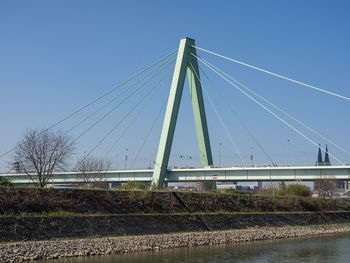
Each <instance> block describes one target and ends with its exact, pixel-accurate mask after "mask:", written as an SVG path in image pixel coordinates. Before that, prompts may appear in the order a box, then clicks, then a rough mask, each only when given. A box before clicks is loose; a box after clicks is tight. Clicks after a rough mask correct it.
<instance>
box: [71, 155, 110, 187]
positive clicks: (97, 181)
mask: <svg viewBox="0 0 350 263" xmlns="http://www.w3.org/2000/svg"><path fill="white" fill-rule="evenodd" d="M110 166H111V162H110V161H109V160H106V159H99V158H96V157H93V156H84V157H82V158H80V159H78V161H77V163H76V165H75V170H77V171H79V172H81V174H80V179H81V180H82V181H83V185H84V186H85V187H93V188H99V187H102V186H103V185H104V184H105V182H104V178H105V177H106V171H107V170H108V169H109V168H110Z"/></svg>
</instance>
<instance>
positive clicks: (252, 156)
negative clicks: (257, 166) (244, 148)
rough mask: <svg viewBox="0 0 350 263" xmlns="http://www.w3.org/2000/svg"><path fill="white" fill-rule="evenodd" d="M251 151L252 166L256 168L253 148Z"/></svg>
mask: <svg viewBox="0 0 350 263" xmlns="http://www.w3.org/2000/svg"><path fill="white" fill-rule="evenodd" d="M250 149H251V151H252V152H251V154H250V160H251V161H252V166H254V160H253V158H254V155H253V147H251V148H250Z"/></svg>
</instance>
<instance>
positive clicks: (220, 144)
mask: <svg viewBox="0 0 350 263" xmlns="http://www.w3.org/2000/svg"><path fill="white" fill-rule="evenodd" d="M221 146H222V142H220V143H219V166H220V167H221Z"/></svg>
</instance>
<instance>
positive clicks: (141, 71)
mask: <svg viewBox="0 0 350 263" xmlns="http://www.w3.org/2000/svg"><path fill="white" fill-rule="evenodd" d="M177 51H178V49H176V50H174V51H172V52H170V53H169V54H167V55H165V56H164V57H162V58H160V59H158V60H157V61H156V62H154V63H153V64H151V65H150V66H148V67H146V68H144V69H142V70H140V71H139V72H137V73H136V74H134V75H132V76H131V77H130V78H128V79H127V80H125V81H123V82H122V83H120V84H118V85H117V86H115V87H114V88H112V89H110V90H108V91H106V92H105V93H103V94H101V95H100V96H98V97H96V98H95V99H93V100H92V101H90V102H89V103H87V104H85V105H84V106H82V107H80V108H79V109H77V110H75V111H73V112H72V113H70V114H68V115H66V116H65V117H63V118H62V119H60V120H58V121H56V122H55V123H53V124H52V125H51V126H49V127H48V128H46V129H44V130H42V131H41V132H40V133H42V132H45V131H48V130H50V129H52V128H53V127H56V126H57V125H58V124H60V123H62V122H64V121H65V120H67V119H68V118H70V117H72V116H74V115H75V114H77V113H78V112H80V111H82V110H83V109H85V108H87V107H88V106H90V105H91V104H93V103H95V102H96V101H98V100H100V99H102V98H103V97H105V96H107V95H108V94H110V93H111V92H113V91H114V90H116V89H118V88H119V87H121V86H123V85H124V84H126V83H128V82H129V81H131V80H133V79H135V78H136V77H137V76H139V75H141V74H142V73H144V72H145V71H147V70H148V69H150V68H152V67H153V66H155V65H157V64H158V63H159V62H161V61H163V60H164V59H166V58H167V57H169V56H170V55H172V54H174V53H176V52H177ZM40 133H39V134H40ZM20 145H21V144H19V145H17V146H16V147H13V148H12V149H10V150H8V151H7V152H5V153H3V154H1V155H0V159H1V158H2V157H4V156H5V155H7V154H9V153H11V152H13V151H14V150H16V149H17V148H18V147H20Z"/></svg>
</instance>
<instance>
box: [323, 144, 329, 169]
mask: <svg viewBox="0 0 350 263" xmlns="http://www.w3.org/2000/svg"><path fill="white" fill-rule="evenodd" d="M324 162H325V165H330V161H329V155H328V146H327V145H326V153H325V154H324Z"/></svg>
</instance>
